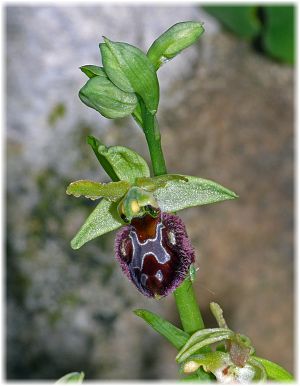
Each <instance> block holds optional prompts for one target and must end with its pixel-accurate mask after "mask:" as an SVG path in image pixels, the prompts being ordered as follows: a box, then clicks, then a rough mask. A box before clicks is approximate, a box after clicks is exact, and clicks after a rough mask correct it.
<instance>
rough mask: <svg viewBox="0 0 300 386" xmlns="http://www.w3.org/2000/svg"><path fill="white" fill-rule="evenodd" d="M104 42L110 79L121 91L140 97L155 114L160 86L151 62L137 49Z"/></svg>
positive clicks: (106, 67)
mask: <svg viewBox="0 0 300 386" xmlns="http://www.w3.org/2000/svg"><path fill="white" fill-rule="evenodd" d="M104 40H105V43H101V44H100V51H101V55H102V63H103V66H104V70H105V72H106V74H107V76H108V77H109V79H110V80H111V81H112V82H113V83H114V84H115V85H116V86H117V87H119V88H120V89H121V90H123V91H126V92H134V93H136V94H138V95H140V96H141V98H142V99H143V101H144V103H145V105H146V107H147V109H148V110H149V111H150V112H151V113H152V114H154V113H155V112H156V110H157V107H158V102H159V85H158V79H157V75H156V72H155V69H154V67H153V65H152V63H151V61H150V60H149V59H148V57H147V56H146V55H145V54H144V53H143V51H141V50H140V49H139V48H137V47H134V46H132V45H130V44H127V43H119V42H112V41H110V40H108V39H107V38H104Z"/></svg>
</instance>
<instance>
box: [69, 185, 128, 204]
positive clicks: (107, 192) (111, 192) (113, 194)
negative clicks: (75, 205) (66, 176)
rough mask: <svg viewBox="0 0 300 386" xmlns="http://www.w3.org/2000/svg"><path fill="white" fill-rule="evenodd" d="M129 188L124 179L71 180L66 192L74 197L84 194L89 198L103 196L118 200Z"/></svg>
mask: <svg viewBox="0 0 300 386" xmlns="http://www.w3.org/2000/svg"><path fill="white" fill-rule="evenodd" d="M129 188H130V185H129V183H128V182H126V181H118V182H109V183H108V184H102V183H100V182H95V181H89V180H79V181H74V182H71V184H70V185H69V186H68V188H67V191H66V193H67V194H72V195H73V196H75V197H80V196H85V197H86V198H90V199H91V200H96V199H98V198H102V197H105V198H107V199H108V200H109V201H118V200H119V199H120V198H121V197H123V196H124V194H125V193H126V192H127V190H128V189H129Z"/></svg>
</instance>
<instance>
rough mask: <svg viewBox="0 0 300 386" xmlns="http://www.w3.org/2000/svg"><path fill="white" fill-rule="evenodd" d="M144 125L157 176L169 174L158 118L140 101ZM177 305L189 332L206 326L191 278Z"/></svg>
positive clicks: (180, 290)
mask: <svg viewBox="0 0 300 386" xmlns="http://www.w3.org/2000/svg"><path fill="white" fill-rule="evenodd" d="M140 106H141V114H142V117H141V118H142V127H143V130H144V133H145V136H146V140H147V144H148V147H149V152H150V156H151V161H152V166H153V173H154V175H155V176H160V175H162V174H167V168H166V164H165V159H164V155H163V151H162V148H161V136H160V131H159V127H158V123H157V119H156V117H155V116H154V115H152V114H151V113H150V112H149V111H148V110H147V108H146V107H145V105H144V103H143V101H140ZM174 296H175V301H176V306H177V309H178V312H179V316H180V320H181V323H182V327H183V329H184V331H186V332H187V333H189V334H192V333H194V332H195V331H197V330H200V329H202V328H204V323H203V320H202V316H201V313H200V309H199V306H198V303H197V300H196V296H195V292H194V288H193V285H192V282H191V280H190V279H186V280H185V281H184V282H183V283H182V284H181V285H180V286H179V287H178V288H177V289H176V290H175V291H174Z"/></svg>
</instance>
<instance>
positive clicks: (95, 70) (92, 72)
mask: <svg viewBox="0 0 300 386" xmlns="http://www.w3.org/2000/svg"><path fill="white" fill-rule="evenodd" d="M80 70H81V71H82V72H83V73H84V74H85V75H87V76H88V77H89V78H94V77H95V76H103V77H104V78H107V75H106V73H105V71H104V68H103V67H99V66H94V65H93V64H87V65H85V66H81V67H80Z"/></svg>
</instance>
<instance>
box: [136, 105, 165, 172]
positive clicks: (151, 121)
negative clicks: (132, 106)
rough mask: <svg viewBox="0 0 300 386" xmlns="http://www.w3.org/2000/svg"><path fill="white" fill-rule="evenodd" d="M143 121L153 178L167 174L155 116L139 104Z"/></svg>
mask: <svg viewBox="0 0 300 386" xmlns="http://www.w3.org/2000/svg"><path fill="white" fill-rule="evenodd" d="M140 104H141V110H142V117H143V118H142V119H143V130H144V133H145V137H146V140H147V144H148V148H149V152H150V157H151V161H152V167H153V173H154V175H155V176H161V175H162V174H167V168H166V163H165V158H164V154H163V151H162V148H161V136H160V131H159V128H158V123H157V119H156V117H155V115H153V114H151V113H150V112H149V111H148V110H147V108H146V106H145V104H144V103H143V102H140Z"/></svg>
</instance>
